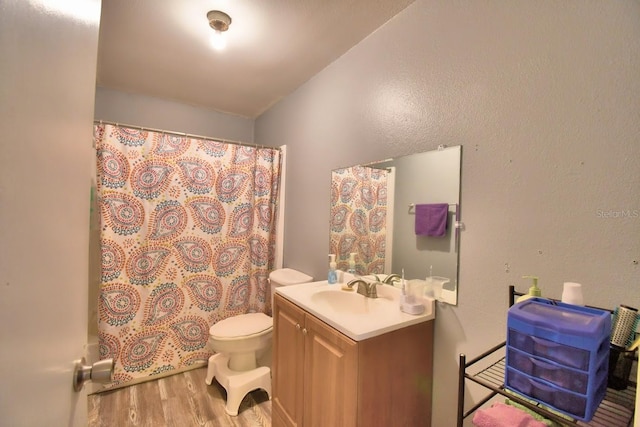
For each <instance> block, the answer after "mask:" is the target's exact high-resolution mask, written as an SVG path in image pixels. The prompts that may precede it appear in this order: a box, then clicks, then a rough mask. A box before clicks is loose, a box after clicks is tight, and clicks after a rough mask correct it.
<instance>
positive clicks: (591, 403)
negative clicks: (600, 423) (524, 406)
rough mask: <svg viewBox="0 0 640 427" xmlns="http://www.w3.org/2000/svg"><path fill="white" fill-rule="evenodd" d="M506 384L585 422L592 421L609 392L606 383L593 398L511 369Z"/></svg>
mask: <svg viewBox="0 0 640 427" xmlns="http://www.w3.org/2000/svg"><path fill="white" fill-rule="evenodd" d="M605 378H606V376H605ZM505 384H506V387H507V388H508V389H509V390H512V391H516V392H520V393H522V394H524V395H526V396H528V397H530V398H532V399H534V400H537V401H538V402H541V403H543V404H544V405H546V406H549V407H550V408H552V409H556V410H558V411H560V412H562V413H565V414H567V415H570V416H572V417H574V418H577V419H579V420H583V421H591V419H592V418H593V414H595V412H596V409H597V408H598V405H599V404H600V402H601V401H602V399H603V398H604V395H605V393H606V391H607V383H606V381H605V382H603V383H602V384H600V386H599V387H598V389H597V390H595V392H594V394H593V395H592V396H589V395H585V394H581V393H574V392H571V391H568V390H564V389H561V388H559V387H555V386H553V385H551V384H548V383H546V382H544V381H542V380H539V379H537V378H533V377H531V376H529V375H525V374H523V373H520V372H518V371H517V370H515V369H511V368H507V370H506V381H505Z"/></svg>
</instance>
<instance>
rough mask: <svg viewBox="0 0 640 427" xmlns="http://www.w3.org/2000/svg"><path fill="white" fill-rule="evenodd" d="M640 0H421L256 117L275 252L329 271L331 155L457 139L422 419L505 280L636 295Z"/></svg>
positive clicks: (451, 379)
mask: <svg viewBox="0 0 640 427" xmlns="http://www.w3.org/2000/svg"><path fill="white" fill-rule="evenodd" d="M639 17H640V2H638V1H637V0H626V1H623V0H620V1H607V2H599V1H562V2H559V1H555V0H541V1H535V2H532V1H528V0H518V1H509V2H505V1H498V0H496V1H489V0H485V1H480V0H478V1H466V2H461V1H449V0H430V1H426V0H422V1H421V0H418V1H417V2H416V3H414V4H413V5H412V6H409V7H408V8H407V9H406V10H405V11H403V12H402V13H401V14H399V15H398V16H396V17H395V18H393V19H392V20H391V21H389V22H388V23H387V24H385V25H384V26H383V27H381V28H380V29H378V30H377V31H376V32H375V33H373V34H372V35H371V36H369V37H368V38H367V39H365V40H364V41H363V42H361V43H360V44H359V45H358V46H356V47H354V48H353V49H351V50H350V51H349V52H348V53H347V54H345V55H344V56H342V57H341V58H340V59H338V60H337V61H336V62H334V63H333V64H332V65H330V66H329V67H327V68H326V69H325V70H323V71H322V72H321V73H319V74H318V75H316V76H315V77H314V78H313V79H311V80H310V81H309V82H307V83H306V84H305V85H303V86H302V87H300V88H299V89H298V90H297V91H296V92H294V93H293V94H291V95H290V96H288V97H287V98H285V99H284V100H282V101H281V102H280V103H278V104H276V105H275V106H274V107H272V108H271V109H270V110H269V111H268V112H266V113H265V114H263V115H262V116H261V117H259V118H258V119H257V121H256V129H255V138H256V142H258V143H261V144H265V145H280V144H287V146H288V155H289V162H288V165H289V166H288V175H289V178H290V179H289V180H288V183H287V207H286V228H285V266H288V267H293V268H297V269H300V270H302V271H305V272H306V273H309V274H312V275H313V276H314V277H316V278H318V279H324V278H325V276H326V264H327V262H326V260H327V256H326V255H327V250H328V218H329V180H330V170H331V169H333V168H336V167H339V166H348V165H351V164H355V163H361V162H368V161H372V160H379V159H383V158H386V157H390V156H394V155H400V154H407V153H412V152H417V151H424V150H429V149H435V148H436V147H437V145H438V144H448V145H456V144H462V145H463V167H462V195H461V203H462V220H463V221H464V222H465V224H466V230H465V231H464V232H463V234H462V240H461V259H460V293H459V305H458V306H457V307H455V308H454V307H444V308H443V307H439V308H438V314H437V315H438V317H437V320H436V338H435V340H436V343H435V364H436V366H435V378H434V387H435V394H434V415H433V425H434V426H436V427H442V426H444V427H446V426H449V425H453V419H454V418H453V417H454V412H455V404H454V403H455V401H456V378H457V357H458V353H460V352H465V353H468V354H469V355H472V356H473V355H476V354H479V353H480V352H481V351H483V350H484V349H485V348H486V347H487V346H488V344H490V343H493V342H496V343H497V342H498V341H499V340H501V339H503V338H504V328H505V324H506V316H505V310H506V306H507V286H508V285H509V284H520V288H521V289H525V287H526V286H528V284H525V281H524V280H522V279H521V276H522V275H524V274H535V275H538V276H540V286H541V287H542V290H543V293H544V294H546V295H549V296H554V297H559V296H560V294H561V290H562V282H563V281H577V282H580V283H582V284H583V286H584V293H585V300H586V302H587V303H588V304H598V305H603V306H608V307H615V306H617V305H619V304H620V303H627V304H630V305H632V306H636V307H638V306H640V294H639V293H638V291H637V289H638V288H637V286H638V284H639V282H640V266H639V265H638V261H639V260H640V197H639V196H640V190H639V188H640V141H639V139H638V137H639V136H640V79H639V78H638V76H639V75H640V18H639Z"/></svg>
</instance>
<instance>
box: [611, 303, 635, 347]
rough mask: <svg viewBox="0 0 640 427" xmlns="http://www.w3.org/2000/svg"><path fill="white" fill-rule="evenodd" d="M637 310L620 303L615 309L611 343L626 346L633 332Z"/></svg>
mask: <svg viewBox="0 0 640 427" xmlns="http://www.w3.org/2000/svg"><path fill="white" fill-rule="evenodd" d="M637 318H638V310H637V309H635V308H633V307H628V306H626V305H621V306H620V307H618V308H617V309H616V310H615V313H614V319H613V325H612V326H611V344H613V345H615V346H618V347H621V348H626V347H627V345H628V344H629V341H630V340H631V338H632V336H633V333H634V332H635V327H636V322H637Z"/></svg>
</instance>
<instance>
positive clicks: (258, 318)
mask: <svg viewBox="0 0 640 427" xmlns="http://www.w3.org/2000/svg"><path fill="white" fill-rule="evenodd" d="M272 330H273V319H272V318H271V317H269V316H267V315H266V314H264V313H247V314H241V315H239V316H233V317H229V318H227V319H224V320H221V321H219V322H218V323H216V324H214V325H213V326H211V328H209V335H211V336H212V337H213V338H215V339H218V340H232V339H244V338H249V337H252V336H255V335H263V334H265V333H267V332H271V331H272Z"/></svg>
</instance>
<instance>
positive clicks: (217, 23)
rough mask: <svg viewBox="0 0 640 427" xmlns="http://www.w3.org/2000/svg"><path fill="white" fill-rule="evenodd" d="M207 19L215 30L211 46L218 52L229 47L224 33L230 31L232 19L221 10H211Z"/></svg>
mask: <svg viewBox="0 0 640 427" xmlns="http://www.w3.org/2000/svg"><path fill="white" fill-rule="evenodd" d="M207 19H208V20H209V25H210V26H211V28H213V35H212V36H211V45H212V46H213V47H214V48H215V49H217V50H222V49H224V48H225V46H226V45H227V39H226V38H225V36H224V34H223V33H224V32H225V31H227V30H228V29H229V25H231V17H230V16H229V15H227V14H226V13H224V12H221V11H219V10H211V11H209V12H207Z"/></svg>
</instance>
